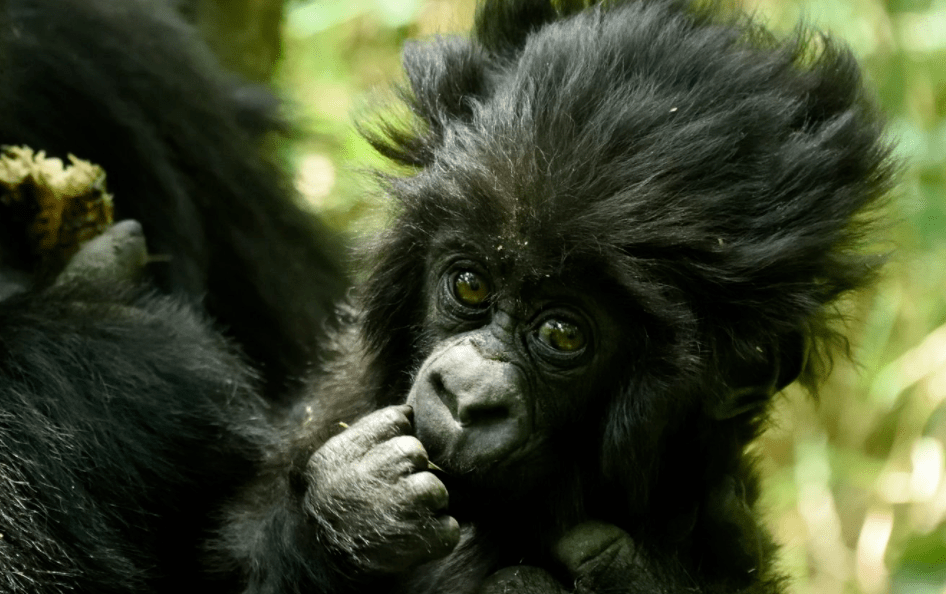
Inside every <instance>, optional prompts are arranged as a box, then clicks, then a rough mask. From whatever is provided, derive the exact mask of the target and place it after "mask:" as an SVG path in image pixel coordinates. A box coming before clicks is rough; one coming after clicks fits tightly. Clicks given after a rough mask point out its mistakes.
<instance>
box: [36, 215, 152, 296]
mask: <svg viewBox="0 0 946 594" xmlns="http://www.w3.org/2000/svg"><path fill="white" fill-rule="evenodd" d="M147 262H148V250H147V248H146V247H145V236H144V233H142V231H141V224H140V223H138V221H134V220H125V221H121V222H118V223H115V224H114V225H112V226H111V227H109V228H108V229H106V230H105V231H104V232H103V233H102V234H101V235H98V236H96V237H94V238H92V239H90V240H89V241H88V242H87V243H86V244H84V245H83V246H82V247H81V248H80V249H79V251H78V252H76V254H75V255H74V256H72V258H70V260H69V262H68V263H67V264H66V267H65V268H64V269H63V270H62V272H60V273H59V275H58V276H57V277H56V282H55V284H57V285H61V284H65V283H68V282H73V281H79V282H83V281H89V282H115V281H119V282H134V281H136V280H137V279H138V278H139V277H140V276H141V273H142V272H143V271H144V267H145V264H147Z"/></svg>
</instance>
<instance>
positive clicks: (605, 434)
mask: <svg viewBox="0 0 946 594" xmlns="http://www.w3.org/2000/svg"><path fill="white" fill-rule="evenodd" d="M404 65H405V69H406V72H407V78H408V81H409V84H408V85H407V86H406V87H405V88H403V89H402V90H401V92H400V96H401V97H402V98H403V100H404V102H405V104H406V106H407V114H408V115H407V117H406V118H403V119H402V120H395V121H393V122H392V121H388V122H387V123H380V124H378V125H377V126H375V127H371V126H366V128H367V134H368V136H369V138H370V139H371V140H372V142H373V143H374V145H375V146H376V147H377V148H378V150H379V151H380V152H381V153H383V154H384V155H386V156H388V157H389V158H390V159H391V160H392V161H393V162H394V163H395V164H396V165H399V166H401V168H402V172H401V174H400V175H390V176H386V177H385V178H384V179H385V180H386V188H387V191H388V193H389V194H390V196H391V197H392V198H393V200H394V201H395V208H394V211H393V216H392V222H391V225H390V227H389V228H388V230H387V231H386V232H385V233H384V234H383V235H382V236H381V238H380V239H379V240H378V241H377V242H376V243H375V244H374V245H373V246H372V247H371V249H370V250H369V253H368V258H369V261H370V262H371V268H370V274H369V277H368V279H367V282H366V283H365V285H364V286H363V287H362V290H361V291H360V297H359V299H358V302H357V307H356V308H355V312H354V313H353V318H354V319H353V322H352V325H351V326H350V327H347V328H343V331H342V332H341V333H340V337H339V339H338V342H339V344H340V346H339V350H340V351H341V355H340V357H341V359H340V360H339V361H338V362H336V363H334V364H333V366H332V367H331V368H330V371H334V372H335V373H336V378H335V380H334V382H333V381H332V379H331V378H329V379H328V380H326V379H324V378H323V379H320V380H319V381H320V382H321V383H320V384H318V385H316V386H314V387H313V388H312V390H313V392H314V398H313V401H312V402H311V403H310V405H309V407H310V411H311V416H310V418H309V419H308V423H307V424H306V425H304V426H303V427H302V428H301V430H300V434H301V437H300V439H299V440H298V441H297V443H296V444H295V446H294V449H293V450H291V451H290V452H288V453H287V455H286V457H285V459H286V464H287V467H288V468H289V470H288V472H289V475H290V480H289V481H288V482H287V493H288V495H286V496H285V499H283V500H282V502H281V503H277V505H278V506H281V507H279V509H281V510H282V511H281V512H280V513H279V514H275V513H274V514H272V515H270V516H268V517H266V518H264V519H262V520H260V519H259V518H255V519H249V521H246V522H244V525H242V527H241V529H240V530H237V531H235V534H236V535H240V538H236V537H235V538H233V539H232V540H231V542H233V543H239V542H241V541H242V542H243V543H244V544H245V543H246V539H245V534H246V533H247V531H250V530H255V529H262V530H264V531H268V534H269V535H270V538H271V540H270V542H273V541H276V540H278V539H279V538H282V539H287V538H288V539H290V543H291V544H290V545H289V546H288V548H285V547H284V549H283V550H282V551H281V552H280V551H279V550H278V549H274V548H269V549H262V548H261V547H255V548H253V549H250V548H248V547H245V546H244V547H243V549H244V553H243V554H244V555H245V556H246V558H247V559H248V563H247V566H248V567H256V568H260V570H259V571H258V572H256V573H255V575H251V583H254V584H256V585H257V588H258V589H259V590H260V591H279V590H283V589H289V588H299V589H300V590H306V589H311V590H314V591H330V592H342V591H352V592H357V591H377V592H389V591H391V592H393V591H398V592H412V593H416V592H474V591H476V590H477V588H479V587H481V586H483V585H484V584H486V585H485V587H486V588H487V589H491V588H495V591H500V592H501V591H520V592H532V591H535V592H555V591H565V590H570V589H572V588H574V591H578V592H629V593H630V592H635V593H640V592H683V591H687V592H734V591H739V592H754V593H771V592H777V591H780V589H781V585H780V584H781V579H780V576H779V574H778V572H777V570H776V569H775V568H774V567H773V556H774V547H773V545H772V543H771V540H770V538H769V536H768V533H767V532H766V530H765V529H764V528H763V527H762V526H761V525H760V523H759V521H758V514H757V512H756V511H755V509H754V506H755V504H756V499H757V494H758V480H757V473H756V471H755V470H754V467H753V466H754V465H753V459H752V457H751V456H750V455H749V454H748V453H747V452H746V448H747V446H748V445H749V444H750V443H751V442H752V441H753V440H754V439H755V438H756V437H757V436H758V434H759V432H760V430H761V428H762V426H763V425H764V422H765V420H766V416H767V413H768V411H769V407H770V403H771V401H772V398H773V396H774V394H776V393H777V392H778V391H779V390H781V389H782V388H783V387H785V386H786V385H787V384H789V383H791V382H793V381H795V380H796V379H798V378H801V379H802V380H803V381H804V382H805V383H806V384H808V385H809V386H812V385H814V384H815V383H816V380H817V379H818V378H819V377H821V376H822V375H823V373H824V370H825V368H826V365H825V364H826V363H827V362H828V358H827V346H828V345H829V344H830V343H832V342H836V339H837V338H838V335H837V334H836V332H835V331H834V330H833V329H832V325H831V318H832V317H833V316H832V311H833V304H835V302H836V301H837V299H838V298H839V297H841V296H842V295H844V294H845V293H847V292H849V291H851V290H852V289H856V288H858V287H861V286H863V285H864V284H865V283H867V282H868V281H869V280H870V279H871V277H872V276H873V275H874V273H875V271H876V269H877V267H878V266H879V264H880V261H881V258H879V257H877V256H876V255H864V254H863V253H862V252H861V251H860V249H861V247H862V245H861V244H862V243H863V241H862V240H863V239H864V234H865V232H866V230H867V229H868V227H869V224H868V218H869V217H868V216H867V215H868V214H869V213H870V212H871V210H873V207H875V206H876V205H877V203H878V201H879V199H881V198H882V197H883V195H884V194H885V192H886V191H887V190H888V187H889V183H890V179H891V175H892V171H893V169H894V167H893V165H892V162H891V159H890V146H889V144H888V143H887V141H886V140H885V138H884V131H883V124H882V122H881V118H880V117H879V116H878V114H877V113H876V111H875V109H874V107H873V105H872V103H871V100H870V98H869V97H868V96H867V94H866V93H865V91H864V88H863V86H862V82H861V78H860V73H859V70H858V67H857V65H856V64H855V61H854V58H853V57H852V56H851V54H850V52H849V51H848V50H847V49H846V48H845V47H844V46H843V45H842V44H840V43H839V42H837V41H836V40H834V39H832V38H830V37H827V36H823V35H818V34H814V33H811V32H808V31H806V30H804V29H800V30H798V31H797V32H796V33H795V34H793V35H791V36H790V37H788V38H786V39H779V38H776V37H774V36H772V35H771V34H769V33H768V32H767V31H765V30H764V29H763V28H762V27H761V26H759V25H758V24H757V23H755V22H753V21H752V20H751V19H750V18H748V17H746V16H745V15H734V16H729V15H727V14H726V13H725V12H724V11H723V10H721V9H720V8H719V7H718V6H717V5H714V4H709V5H706V6H702V5H697V6H693V5H690V4H688V3H685V2H677V1H674V0H644V1H635V0H627V1H612V2H606V3H601V4H595V5H593V6H590V7H586V6H584V3H583V2H570V1H564V2H549V1H540V0H505V1H500V0H490V1H486V2H485V3H484V4H483V5H482V6H481V7H480V10H479V12H478V16H477V20H476V25H475V28H474V30H473V33H472V35H471V36H470V37H469V38H466V37H449V38H438V39H434V40H431V41H428V42H422V43H416V44H412V45H410V46H408V47H407V49H406V50H405V54H404ZM560 309H564V310H566V311H567V312H568V313H564V314H561V315H560V314H559V313H558V312H559V310H560ZM575 310H579V311H580V313H575ZM548 312H552V313H548ZM549 316H552V318H551V321H549V320H550V318H549ZM352 335H354V336H356V338H355V339H354V340H353V339H352ZM445 361H446V362H447V363H444V362H445ZM448 363H449V364H448ZM358 370H364V372H363V373H361V372H359V371H358ZM359 373H361V377H360V378H359V377H357V375H358V374H359ZM405 401H406V402H407V403H408V404H410V405H411V406H412V407H413V410H411V409H408V408H405V407H403V406H399V404H400V403H404V402H405ZM385 407H388V408H385ZM373 409H382V410H381V411H380V412H376V413H373V414H370V415H368V416H367V417H365V418H364V419H362V421H360V422H359V423H356V424H352V425H351V428H350V429H347V430H345V431H344V432H341V433H340V434H338V435H336V436H334V437H332V438H330V439H329V440H328V441H325V443H324V445H322V444H323V441H324V437H323V436H322V435H321V434H320V432H318V431H315V428H316V427H318V426H319V425H320V423H321V425H322V426H323V427H325V428H330V427H332V426H333V424H334V423H335V422H336V421H344V422H345V423H352V421H353V419H354V418H356V416H357V415H358V414H359V413H360V412H363V411H366V410H373ZM412 432H415V434H416V436H417V437H418V438H419V440H420V443H421V444H422V445H423V446H424V448H426V452H427V453H428V454H429V455H430V460H431V461H432V462H433V463H434V464H435V465H436V466H435V467H433V473H434V474H431V473H430V472H428V466H427V459H426V456H425V454H424V448H420V447H419V445H418V443H417V442H416V441H415V440H414V438H413V437H412V436H411V433H412ZM392 468H393V469H394V470H392ZM434 475H436V479H435V478H434ZM265 489H266V491H265V495H261V496H260V497H261V498H265V497H272V495H273V493H274V491H273V490H272V485H271V484H270V483H268V482H267V483H266V485H265ZM446 494H449V504H447V497H446ZM256 502H257V503H258V502H259V499H257V500H256ZM386 502H387V503H386ZM242 517H243V518H245V517H246V516H245V514H244V516H242ZM292 517H295V518H296V520H295V522H296V526H295V528H292V525H291V522H292V521H293V520H291V518H292ZM277 518H278V520H277ZM453 520H455V521H456V522H458V523H459V528H458V527H457V523H456V522H454V521H453ZM307 522H308V524H307ZM589 522H597V523H589ZM237 525H240V522H237ZM249 525H258V526H259V527H256V528H254V527H251V526H249ZM576 527H577V528H576ZM304 534H310V536H308V537H306V538H308V539H309V540H308V541H307V542H310V543H313V544H312V545H311V546H313V547H318V548H320V549H321V548H322V547H324V549H322V550H323V551H325V553H323V554H322V555H313V556H307V555H305V554H296V553H295V546H296V544H295V543H297V542H299V541H300V540H302V539H303V537H302V536H300V535H304ZM461 534H462V536H461ZM277 535H282V536H281V537H280V536H277ZM287 535H289V536H287ZM458 541H459V545H457V546H456V548H455V549H453V547H454V545H455V544H456V543H457V542H458ZM451 549H452V552H451ZM592 553H601V554H600V555H595V554H592ZM411 566H413V567H411ZM272 567H279V568H280V569H279V571H277V572H274V571H267V570H266V569H265V568H272ZM526 567H531V568H530V569H527V568H526ZM504 568H505V569H504ZM494 572H499V573H498V574H496V575H493V574H494ZM491 575H492V577H490V576H491ZM280 585H281V586H280ZM504 588H509V590H504Z"/></svg>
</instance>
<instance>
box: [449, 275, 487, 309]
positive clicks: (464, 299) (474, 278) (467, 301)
mask: <svg viewBox="0 0 946 594" xmlns="http://www.w3.org/2000/svg"><path fill="white" fill-rule="evenodd" d="M453 294H454V295H455V296H456V298H457V300H458V301H459V302H460V303H462V304H463V305H467V306H470V307H479V306H481V305H483V304H484V303H486V299H487V298H488V297H489V283H488V282H486V279H485V278H483V277H482V276H480V275H479V274H477V273H475V272H473V271H472V270H463V271H461V272H459V273H458V274H457V275H456V276H455V277H454V278H453Z"/></svg>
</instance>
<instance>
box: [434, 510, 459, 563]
mask: <svg viewBox="0 0 946 594" xmlns="http://www.w3.org/2000/svg"><path fill="white" fill-rule="evenodd" d="M434 522H435V524H434V526H433V536H432V537H431V538H429V539H428V543H429V545H430V554H431V555H432V556H433V558H434V559H439V558H441V557H445V556H447V555H449V554H450V553H451V552H453V549H455V548H457V545H458V544H459V543H460V523H459V522H457V520H456V518H454V517H453V516H448V515H446V514H444V515H441V516H437V517H436V518H435V519H434Z"/></svg>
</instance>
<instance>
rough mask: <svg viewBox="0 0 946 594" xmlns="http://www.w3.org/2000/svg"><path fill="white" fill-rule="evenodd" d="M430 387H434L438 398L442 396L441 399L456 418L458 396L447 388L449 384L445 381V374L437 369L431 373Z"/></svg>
mask: <svg viewBox="0 0 946 594" xmlns="http://www.w3.org/2000/svg"><path fill="white" fill-rule="evenodd" d="M430 387H431V388H432V389H433V391H434V394H436V395H437V398H440V401H441V402H443V404H444V406H446V407H447V410H449V411H450V414H451V415H453V417H454V418H456V417H457V397H456V395H455V394H454V393H453V392H451V391H450V390H449V389H447V386H446V385H445V384H444V382H443V375H441V374H440V373H438V372H436V371H434V372H432V373H431V374H430Z"/></svg>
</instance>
